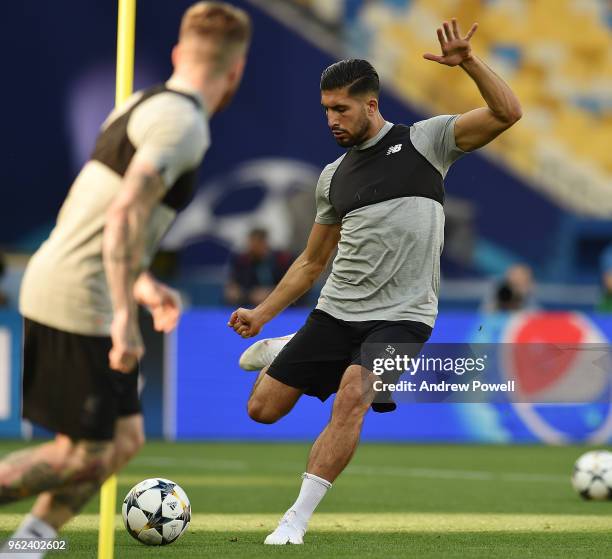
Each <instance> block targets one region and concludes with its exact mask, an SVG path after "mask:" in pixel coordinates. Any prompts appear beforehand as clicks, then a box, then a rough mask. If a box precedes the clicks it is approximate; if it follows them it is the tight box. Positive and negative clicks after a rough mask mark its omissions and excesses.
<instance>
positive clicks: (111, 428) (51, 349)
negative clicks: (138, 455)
mask: <svg viewBox="0 0 612 559" xmlns="http://www.w3.org/2000/svg"><path fill="white" fill-rule="evenodd" d="M111 346H112V342H111V339H110V337H105V336H84V335H81V334H72V333H69V332H64V331H62V330H57V329H55V328H51V327H49V326H45V325H44V324H40V323H38V322H34V321H33V320H29V319H27V318H24V322H23V417H24V418H26V419H29V420H30V421H32V422H34V423H37V424H38V425H41V426H42V427H45V428H46V429H49V430H50V431H54V432H56V433H62V434H64V435H68V436H69V437H71V438H73V439H87V440H109V439H112V438H113V435H114V432H115V421H116V420H117V419H118V418H120V417H123V416H128V415H133V414H138V413H141V408H140V401H139V398H138V371H134V372H132V373H129V374H124V373H120V372H118V371H114V370H112V369H110V368H109V365H108V352H109V351H110V349H111Z"/></svg>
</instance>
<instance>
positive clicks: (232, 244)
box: [0, 0, 612, 442]
mask: <svg viewBox="0 0 612 559" xmlns="http://www.w3.org/2000/svg"><path fill="white" fill-rule="evenodd" d="M188 4H189V1H188V0H186V1H180V2H179V1H177V2H162V1H155V2H141V3H140V5H139V7H138V16H137V32H136V37H137V40H136V44H137V54H136V71H135V87H136V88H140V87H144V86H146V85H148V84H150V83H154V82H156V81H161V80H163V79H165V78H166V77H167V76H168V75H169V73H170V58H169V51H170V48H171V46H172V45H173V44H174V41H175V38H176V37H175V34H176V28H177V25H178V21H179V19H180V15H181V13H182V11H183V10H184V8H185V7H186V6H187V5H188ZM237 4H240V5H242V6H244V7H246V9H247V10H249V12H250V13H251V14H252V16H253V18H254V24H255V30H256V32H255V38H254V43H253V48H252V51H251V54H250V60H249V65H248V68H247V72H246V76H245V80H244V84H243V86H242V88H241V90H240V92H239V94H238V96H237V98H236V100H235V102H234V104H233V106H232V107H231V108H230V110H228V111H226V112H225V113H223V114H221V115H218V116H216V117H215V118H214V119H213V122H212V133H213V146H212V149H211V150H210V152H209V153H208V155H207V157H206V160H205V162H204V165H203V166H202V169H201V172H200V188H199V192H198V195H197V197H196V199H195V200H194V202H193V203H192V205H191V206H190V207H189V209H188V210H187V211H185V212H184V213H183V214H182V215H181V217H180V218H179V220H178V221H177V223H176V224H175V226H174V228H173V229H172V231H171V232H170V233H169V235H168V236H167V238H166V239H165V241H164V247H163V251H162V252H161V253H160V255H159V257H158V258H157V260H156V262H155V264H154V271H155V272H156V273H157V274H158V275H159V276H161V277H162V278H163V279H166V280H168V281H169V282H171V283H173V284H175V285H177V286H179V287H180V289H181V291H182V293H183V295H184V297H185V300H186V301H188V303H189V312H188V313H187V314H186V316H185V319H184V320H183V322H182V325H181V327H180V330H179V332H178V334H177V335H176V336H174V337H172V338H171V339H169V340H165V341H164V340H161V339H160V338H158V337H156V336H155V334H153V333H151V332H150V327H147V326H146V324H147V321H146V317H143V322H144V324H145V329H146V330H147V337H148V339H149V343H148V344H147V346H148V353H147V357H146V361H145V365H144V367H143V370H144V373H145V376H144V381H143V383H144V392H143V398H144V401H145V409H146V410H147V412H146V413H147V425H148V433H149V436H150V437H160V436H166V437H168V438H178V439H181V438H207V439H208V438H213V439H225V438H263V439H270V438H278V437H281V438H290V439H292V438H305V439H308V438H310V437H311V436H312V435H314V434H315V433H316V432H317V430H318V428H319V425H320V424H321V423H320V422H321V421H324V419H325V417H326V414H327V407H325V406H323V407H322V406H320V405H319V404H318V403H317V402H303V403H302V404H301V406H300V408H299V409H298V410H297V413H296V414H295V415H294V416H293V417H290V418H288V419H287V420H285V421H284V422H281V424H279V425H278V426H274V427H272V428H269V427H265V428H264V427H262V426H258V425H255V424H253V423H251V422H249V421H248V419H247V417H246V414H245V413H244V405H243V403H244V399H245V396H246V394H247V392H248V390H249V385H250V379H247V378H245V377H244V376H242V375H241V374H239V372H238V370H237V365H236V360H237V356H238V355H239V354H240V352H241V351H242V350H243V349H244V347H245V345H246V343H247V342H245V341H243V340H240V339H238V338H237V337H233V336H232V335H231V333H230V332H229V331H226V329H225V328H224V323H225V319H226V317H227V315H228V312H229V308H228V307H227V306H224V285H225V284H226V282H227V278H228V274H229V273H230V272H229V268H230V262H231V261H232V255H233V254H235V253H237V252H238V253H239V252H240V251H242V250H244V248H245V243H246V239H247V235H248V233H249V231H251V230H252V229H253V228H258V227H263V228H265V229H266V230H267V231H268V234H269V242H270V245H271V247H272V249H274V250H277V251H282V252H283V253H284V254H285V253H287V254H293V255H295V254H296V253H297V252H298V251H299V250H300V248H301V247H302V246H303V244H304V241H305V238H306V235H307V233H308V231H309V228H310V226H311V223H312V215H313V211H314V205H313V199H312V198H313V197H312V191H313V188H314V184H315V182H316V179H317V176H318V172H319V171H320V169H321V168H322V167H323V166H324V165H325V164H326V163H327V162H329V161H332V160H334V159H335V158H336V157H337V156H338V154H339V153H340V151H339V148H338V147H337V146H336V145H335V143H334V142H333V140H332V138H331V137H330V135H329V132H328V130H327V126H326V122H325V119H324V118H323V114H322V112H321V109H320V106H319V98H318V96H319V92H318V81H319V76H320V73H321V70H322V69H323V68H325V67H326V66H327V65H328V64H330V63H331V62H332V61H334V60H336V59H338V58H340V57H346V56H360V57H367V58H368V59H370V60H371V61H372V62H373V63H374V65H375V66H376V67H377V68H378V70H379V71H380V73H381V75H382V77H383V80H384V94H383V97H382V100H381V106H382V110H383V114H384V116H385V117H386V118H387V119H388V120H391V121H394V122H402V123H410V122H414V121H416V120H419V119H422V118H427V117H429V116H431V115H435V114H440V113H455V112H461V111H464V110H467V109H470V108H472V107H474V106H477V105H479V104H480V103H481V101H480V99H479V95H478V92H477V90H476V88H475V87H474V85H473V84H472V83H471V81H470V80H469V79H468V78H467V77H466V76H465V75H464V74H463V72H461V71H460V70H459V69H448V68H444V67H441V66H439V65H436V64H429V63H427V62H426V61H424V60H422V58H421V54H422V53H423V52H426V51H430V50H432V49H435V48H436V40H435V28H436V25H437V23H438V22H439V21H441V20H443V19H445V18H448V17H450V16H451V15H456V16H457V17H458V19H459V22H460V24H462V25H463V27H464V28H467V27H468V26H469V24H470V23H471V22H472V21H478V22H479V23H480V29H479V31H478V33H477V34H476V36H475V39H474V47H475V49H476V52H477V53H478V54H480V55H481V56H482V57H484V58H485V59H486V60H487V61H488V62H489V63H490V64H491V66H492V67H493V68H494V69H495V70H497V71H498V72H499V73H500V74H501V75H502V76H503V77H504V78H506V79H507V80H508V81H509V82H510V84H511V85H512V87H513V88H515V90H516V91H517V92H518V94H519V96H520V99H521V101H522V103H523V108H524V113H525V116H524V118H523V120H522V121H521V123H520V125H519V126H516V127H514V128H513V129H512V130H510V132H509V133H507V134H504V135H502V137H501V138H499V139H498V140H496V141H494V142H493V143H492V144H491V145H490V147H487V148H486V149H484V150H482V151H481V152H479V153H477V154H474V155H470V156H469V157H465V158H463V159H462V160H461V161H459V162H458V163H457V164H456V165H455V166H454V167H453V169H452V171H451V173H450V174H449V176H448V178H447V181H446V183H447V184H446V186H447V194H448V203H447V205H446V212H447V231H446V247H445V252H444V256H443V263H442V272H443V283H442V292H441V304H440V310H441V314H440V319H439V322H438V326H437V328H436V332H435V335H434V340H435V341H456V342H469V341H483V342H487V343H495V342H512V341H517V340H523V341H524V340H539V341H572V342H579V341H589V340H590V341H606V342H607V341H608V340H609V338H610V336H612V317H610V316H609V315H608V316H606V314H605V312H604V311H606V310H607V311H610V310H611V309H612V304H610V298H611V293H612V281H611V279H610V276H611V275H612V271H611V270H612V254H610V253H611V252H612V248H610V247H611V246H612V245H611V243H612V180H611V179H612V150H611V149H610V146H611V145H612V33H611V32H610V26H611V25H612V9H611V7H610V3H609V2H606V1H605V0H601V1H598V0H537V1H528V0H488V1H485V0H461V1H459V0H384V1H383V0H380V1H367V0H337V1H328V0H318V1H317V0H309V1H306V0H293V1H281V0H251V1H248V2H244V1H240V2H237ZM6 9H7V11H8V13H7V21H8V20H9V19H10V20H12V21H24V20H27V21H29V22H31V25H32V33H31V36H30V37H29V39H28V41H27V42H23V41H22V40H20V32H21V31H20V29H19V26H9V27H8V28H7V29H6V31H5V34H4V39H5V40H6V41H7V43H9V44H13V45H19V48H18V50H17V51H16V52H17V53H18V56H13V57H9V58H8V59H7V60H6V62H5V65H6V72H7V75H10V76H12V78H11V79H12V83H14V84H16V85H18V87H17V86H16V87H11V88H5V89H4V90H3V96H4V97H5V100H6V106H9V107H15V110H10V111H6V112H5V114H4V116H3V119H4V127H5V130H6V135H5V138H6V140H5V141H6V157H5V161H4V165H3V170H2V175H3V177H2V178H3V185H4V192H5V194H4V200H5V202H4V203H3V205H2V210H1V211H2V219H1V220H0V248H1V251H2V255H3V261H4V274H3V277H2V279H1V283H0V289H1V291H2V294H3V300H4V303H5V304H4V308H3V310H2V312H1V315H0V316H1V320H2V330H0V334H1V335H0V395H1V397H0V434H2V435H4V436H13V437H14V436H20V435H21V434H23V433H25V434H26V435H29V434H31V429H30V428H29V427H27V426H23V425H22V424H21V422H20V421H19V419H18V418H19V382H18V379H19V366H20V364H19V351H18V349H19V344H20V326H19V319H18V316H17V314H16V310H15V308H16V303H17V296H18V289H19V282H20V278H21V274H22V272H23V269H24V266H25V264H26V262H27V259H28V257H29V255H30V254H31V253H32V252H33V251H34V250H35V249H36V248H37V247H38V245H39V244H40V243H41V242H42V241H43V239H44V238H45V237H46V236H47V234H48V233H49V231H50V229H51V227H52V225H53V220H54V219H55V216H56V213H57V210H58V208H59V206H60V204H61V202H62V200H63V198H64V196H65V194H66V191H67V188H68V185H69V184H70V183H71V180H72V178H73V176H74V175H75V174H76V172H77V170H78V169H79V167H80V166H81V164H82V163H83V161H84V160H85V159H86V158H87V157H88V154H89V152H90V149H91V147H92V145H93V141H94V138H95V135H96V132H97V129H98V126H99V125H100V122H101V121H102V120H103V118H104V116H105V115H106V114H107V112H108V111H109V109H110V108H111V107H112V105H113V91H114V56H115V52H114V49H115V33H116V30H115V25H116V7H115V6H114V2H108V3H83V2H79V1H77V0H64V2H63V4H62V9H61V10H56V9H55V8H54V7H53V6H52V5H51V4H49V3H45V2H36V1H34V0H28V1H24V2H19V3H12V4H11V5H10V6H7V8H6ZM74 45H78V46H79V48H76V49H75V48H74ZM517 264H520V266H519V268H520V270H519V271H518V272H517V273H516V274H515V275H516V276H518V278H514V276H513V273H512V270H514V271H515V272H516V268H517ZM508 270H510V272H508ZM606 270H607V272H606ZM606 273H607V276H606ZM530 276H531V277H530ZM606 277H607V279H606ZM513 278H514V279H513ZM606 281H607V282H608V288H607V294H606ZM513 282H514V283H513ZM518 292H520V293H518ZM317 294H318V289H315V290H313V292H312V293H311V294H310V295H309V296H308V297H307V300H305V301H303V306H302V307H296V308H294V309H291V310H290V311H289V312H287V313H285V315H283V316H282V317H280V318H278V319H277V320H275V321H274V322H273V323H272V324H270V325H269V327H268V328H267V330H266V334H267V335H273V334H284V333H287V332H289V331H292V330H294V329H295V328H297V327H298V326H299V325H300V324H301V322H302V320H303V318H304V316H305V313H306V312H307V307H308V305H311V304H313V303H314V301H316V297H317ZM496 309H502V310H506V311H508V312H503V313H501V314H500V313H496V312H492V311H495V310H496ZM521 311H522V312H521ZM551 313H552V314H551ZM434 340H432V341H434ZM568 372H571V371H568ZM594 397H595V395H594ZM202 402H205V405H202ZM587 407H588V406H587ZM221 412H222V413H223V414H224V417H225V420H224V421H223V422H219V421H213V419H214V418H215V417H216V415H217V414H218V413H221ZM583 412H584V413H582V412H580V410H578V411H576V414H570V415H567V414H565V413H562V412H561V411H559V413H558V417H557V416H555V415H554V413H556V412H554V413H553V412H552V411H551V410H547V414H549V415H550V414H551V413H552V414H553V416H554V419H550V417H548V416H547V417H546V418H544V419H542V417H540V414H536V415H537V416H538V417H537V421H535V420H534V421H532V423H533V424H530V423H529V421H527V420H526V419H525V417H527V416H529V417H533V415H534V414H527V415H525V414H522V415H521V413H517V412H516V410H515V409H513V408H512V406H499V407H497V408H495V407H491V406H486V405H482V406H467V407H465V406H464V407H461V406H459V407H457V406H443V405H440V406H430V407H428V406H425V407H424V409H422V410H421V409H418V410H413V409H411V410H408V409H404V410H402V412H401V413H399V414H396V415H395V416H394V417H384V418H380V417H373V418H371V419H370V421H369V425H368V426H367V427H366V437H369V438H372V439H401V440H415V439H416V440H453V441H455V440H458V441H463V440H470V441H496V442H510V441H541V440H546V441H548V442H559V441H586V440H599V441H603V440H607V439H608V438H610V436H611V434H610V428H609V426H608V422H607V418H608V410H607V408H606V409H603V408H601V407H600V406H599V407H598V405H596V404H594V405H593V406H592V407H588V410H583ZM415 413H416V414H417V415H416V416H413V414H415ZM302 414H308V416H309V417H310V418H315V417H316V418H318V420H319V423H317V422H316V421H308V422H304V421H303V420H302V419H303V417H304V415H302ZM413 417H428V418H430V420H427V421H419V422H414V421H411V420H410V419H411V418H413ZM555 422H557V423H555ZM593 437H594V438H595V439H593Z"/></svg>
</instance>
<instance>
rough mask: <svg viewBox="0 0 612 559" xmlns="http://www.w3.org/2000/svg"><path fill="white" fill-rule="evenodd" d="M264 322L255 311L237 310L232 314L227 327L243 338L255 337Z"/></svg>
mask: <svg viewBox="0 0 612 559" xmlns="http://www.w3.org/2000/svg"><path fill="white" fill-rule="evenodd" d="M264 324H265V321H264V320H263V319H262V318H261V316H259V313H258V312H257V311H256V310H250V309H242V308H240V309H237V310H235V311H234V312H233V313H232V316H231V317H230V319H229V322H228V323H227V325H228V326H229V327H230V328H233V329H234V331H235V332H236V333H237V334H239V335H240V336H242V337H243V338H251V337H253V336H257V334H259V332H261V329H262V328H263V325H264Z"/></svg>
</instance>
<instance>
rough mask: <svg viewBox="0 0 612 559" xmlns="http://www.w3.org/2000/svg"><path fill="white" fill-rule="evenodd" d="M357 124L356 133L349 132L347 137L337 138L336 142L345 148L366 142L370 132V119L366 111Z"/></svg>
mask: <svg viewBox="0 0 612 559" xmlns="http://www.w3.org/2000/svg"><path fill="white" fill-rule="evenodd" d="M356 126H357V131H356V132H355V133H354V134H349V133H348V132H347V137H346V138H343V139H340V138H335V140H336V143H337V144H338V145H339V146H342V147H343V148H351V147H353V146H358V145H359V144H362V143H363V142H365V141H366V139H367V137H368V132H369V131H370V121H369V119H368V117H367V116H366V114H365V111H364V113H363V117H362V119H360V121H359V122H358V123H357V125H356Z"/></svg>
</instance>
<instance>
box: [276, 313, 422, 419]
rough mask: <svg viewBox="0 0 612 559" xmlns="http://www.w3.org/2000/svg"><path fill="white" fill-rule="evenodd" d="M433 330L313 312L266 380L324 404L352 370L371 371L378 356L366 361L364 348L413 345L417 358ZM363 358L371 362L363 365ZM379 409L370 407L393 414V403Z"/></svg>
mask: <svg viewBox="0 0 612 559" xmlns="http://www.w3.org/2000/svg"><path fill="white" fill-rule="evenodd" d="M431 331H432V329H431V327H429V326H427V325H426V324H422V323H420V322H412V321H410V320H401V321H390V320H366V321H355V322H353V321H350V322H348V321H345V320H340V319H338V318H334V317H333V316H331V315H330V314H328V313H326V312H324V311H322V310H319V309H315V310H313V311H312V312H311V313H310V315H309V316H308V320H307V321H306V324H304V326H302V328H300V330H298V332H297V333H296V334H295V336H293V338H292V339H291V340H290V341H289V342H288V343H287V345H286V346H285V347H284V348H283V349H282V351H281V352H280V353H279V354H278V356H277V357H276V359H275V360H274V361H273V362H272V364H271V365H270V368H269V369H268V375H270V376H271V377H273V378H275V379H276V380H278V381H280V382H282V383H283V384H286V385H288V386H293V387H294V388H299V389H300V390H302V391H303V392H304V394H306V395H308V396H316V397H317V398H319V399H320V400H322V401H324V400H326V399H327V398H328V397H329V396H331V395H332V394H333V393H334V392H337V390H338V387H339V386H340V380H341V379H342V375H343V374H344V371H345V370H346V368H347V367H348V366H349V365H363V367H364V368H366V369H369V370H371V364H370V363H369V361H370V360H371V359H372V357H375V356H369V357H368V356H367V355H365V356H364V355H363V353H364V352H362V347H361V346H362V345H363V344H375V345H380V344H387V343H401V344H411V346H412V347H414V348H415V352H416V353H418V350H420V348H421V347H422V345H423V344H424V343H425V342H426V341H427V340H428V339H429V336H430V335H431ZM416 353H415V354H416ZM362 359H365V360H367V361H368V362H366V363H362ZM377 400H378V398H377ZM389 402H391V400H390V398H389ZM379 404H380V405H377V403H374V404H372V408H373V409H374V410H375V411H392V410H393V409H395V404H393V405H391V406H390V409H386V408H385V405H384V404H383V403H382V402H379Z"/></svg>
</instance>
